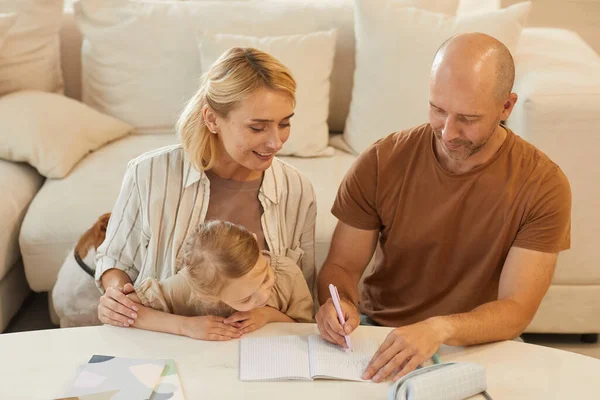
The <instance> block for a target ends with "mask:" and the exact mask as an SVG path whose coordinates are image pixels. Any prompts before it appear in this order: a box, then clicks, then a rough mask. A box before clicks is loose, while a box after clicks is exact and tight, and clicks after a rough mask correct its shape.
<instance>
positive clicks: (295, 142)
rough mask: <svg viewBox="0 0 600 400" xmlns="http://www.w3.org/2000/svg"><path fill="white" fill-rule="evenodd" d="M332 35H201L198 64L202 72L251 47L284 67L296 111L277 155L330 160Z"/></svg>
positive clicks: (334, 35)
mask: <svg viewBox="0 0 600 400" xmlns="http://www.w3.org/2000/svg"><path fill="white" fill-rule="evenodd" d="M335 39H336V31H335V30H334V29H332V30H329V31H324V32H314V33H309V34H304V35H291V36H274V37H260V38H258V37H251V36H239V35H224V34H217V35H203V36H201V37H200V38H199V42H200V60H201V61H200V64H201V65H202V70H203V72H206V71H208V69H209V68H210V66H211V65H212V64H213V63H214V62H215V61H216V60H217V59H218V58H219V57H220V56H221V54H223V53H224V52H225V51H227V50H228V49H229V48H231V47H253V48H256V49H258V50H262V51H264V52H267V53H269V54H271V55H272V56H274V57H275V58H277V59H278V60H279V61H281V62H282V63H283V64H284V65H285V66H287V67H288V68H289V69H290V70H291V72H292V75H293V76H294V79H295V80H296V85H297V87H296V108H295V110H294V111H295V116H294V117H293V118H292V120H291V121H292V127H291V131H290V132H291V134H290V137H289V140H288V141H287V142H286V143H285V144H284V146H283V149H282V150H281V151H280V152H279V155H295V156H301V157H315V156H325V155H327V156H331V155H333V153H334V151H333V148H332V147H329V146H328V141H329V128H328V127H327V114H328V112H329V87H330V84H329V77H330V76H331V68H332V67H333V55H334V53H335Z"/></svg>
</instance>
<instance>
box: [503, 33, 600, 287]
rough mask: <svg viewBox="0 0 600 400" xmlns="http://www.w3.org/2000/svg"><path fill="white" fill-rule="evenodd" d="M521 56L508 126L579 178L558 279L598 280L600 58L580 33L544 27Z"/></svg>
mask: <svg viewBox="0 0 600 400" xmlns="http://www.w3.org/2000/svg"><path fill="white" fill-rule="evenodd" d="M515 59H516V62H517V79H516V82H515V88H514V89H513V91H515V92H516V93H518V95H519V99H518V101H517V103H516V105H515V107H514V109H513V111H512V114H511V116H510V118H509V119H508V121H507V125H508V126H509V127H510V128H511V129H513V130H514V131H515V133H517V134H519V135H521V136H523V138H524V139H526V140H527V141H529V142H531V143H533V144H534V145H535V146H536V147H537V148H538V149H540V150H542V151H543V152H544V153H546V154H547V155H548V156H549V157H550V158H551V159H552V161H554V162H555V163H556V164H558V165H559V166H560V168H561V169H562V171H563V172H564V173H565V175H566V176H567V178H568V179H569V183H570V184H571V193H572V200H573V206H572V211H571V227H572V228H571V248H570V249H569V250H567V251H564V252H562V253H561V254H560V255H559V257H558V263H557V265H556V270H555V272H554V279H553V283H555V284H561V285H586V284H598V283H600V254H599V253H598V251H597V249H596V243H595V238H596V237H597V236H598V233H597V232H598V226H599V225H600V213H599V212H598V203H599V199H600V185H599V184H598V182H600V168H599V167H598V158H597V154H596V151H595V149H597V148H599V147H600V135H598V134H597V133H596V130H597V129H596V126H595V125H597V123H596V121H597V118H598V117H597V115H598V104H600V56H598V54H596V53H593V51H591V49H590V48H589V46H588V45H587V44H585V42H584V41H583V40H582V39H581V38H580V37H579V36H578V35H577V34H575V33H572V32H568V31H564V30H559V29H543V28H542V29H538V28H536V29H527V30H525V31H524V32H523V35H522V42H520V43H519V48H518V50H517V52H516V55H515ZM584 148H585V149H589V151H587V150H585V149H584Z"/></svg>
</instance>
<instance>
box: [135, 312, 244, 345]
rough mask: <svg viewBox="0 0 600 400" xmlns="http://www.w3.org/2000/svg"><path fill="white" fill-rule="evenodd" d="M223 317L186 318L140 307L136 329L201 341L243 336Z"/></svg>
mask: <svg viewBox="0 0 600 400" xmlns="http://www.w3.org/2000/svg"><path fill="white" fill-rule="evenodd" d="M223 319H224V318H223V317H217V316H214V315H206V316H201V317H184V316H182V315H175V314H168V313H165V312H162V311H158V310H154V309H152V308H149V307H144V306H140V307H139V311H138V317H137V318H136V319H135V321H134V323H133V325H132V326H133V327H134V328H139V329H145V330H149V331H154V332H164V333H171V334H174V335H181V336H187V337H190V338H192V339H199V340H230V339H236V338H239V337H240V336H241V334H240V331H239V329H237V328H236V327H233V326H230V325H227V324H225V323H224V322H223Z"/></svg>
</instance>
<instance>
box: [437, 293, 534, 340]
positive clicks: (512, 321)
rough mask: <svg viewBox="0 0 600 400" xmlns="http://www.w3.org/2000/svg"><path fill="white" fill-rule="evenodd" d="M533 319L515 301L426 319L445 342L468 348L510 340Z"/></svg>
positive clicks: (503, 301) (495, 303)
mask: <svg viewBox="0 0 600 400" xmlns="http://www.w3.org/2000/svg"><path fill="white" fill-rule="evenodd" d="M530 320H531V316H530V313H529V312H527V311H526V310H525V309H524V307H522V306H521V305H520V304H519V303H517V302H516V301H514V300H510V299H504V300H496V301H492V302H489V303H486V304H482V305H481V306H479V307H477V308H475V309H474V310H473V311H470V312H467V313H462V314H453V315H446V316H439V317H432V318H429V319H428V320H427V322H428V323H431V326H432V328H433V329H435V330H436V331H438V333H439V334H440V335H441V338H442V343H444V344H447V345H450V346H469V345H475V344H481V343H489V342H496V341H500V340H510V339H514V338H515V337H517V336H519V335H520V334H521V333H522V332H523V330H524V329H525V328H526V327H527V325H528V324H529V322H530Z"/></svg>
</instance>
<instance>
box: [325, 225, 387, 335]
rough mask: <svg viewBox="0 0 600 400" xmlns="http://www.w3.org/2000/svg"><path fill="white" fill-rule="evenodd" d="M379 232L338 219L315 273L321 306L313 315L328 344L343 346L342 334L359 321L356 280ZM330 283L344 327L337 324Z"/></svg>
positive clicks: (367, 261) (374, 246) (351, 329)
mask: <svg viewBox="0 0 600 400" xmlns="http://www.w3.org/2000/svg"><path fill="white" fill-rule="evenodd" d="M378 237H379V231H377V230H363V229H357V228H353V227H351V226H350V225H347V224H345V223H343V222H341V221H339V222H338V224H337V226H336V228H335V232H334V233H333V239H332V240H331V248H330V249H329V254H328V255H327V259H326V260H325V264H324V265H323V268H322V269H321V272H320V273H319V277H318V279H317V285H318V289H319V301H320V303H321V308H319V312H318V313H317V315H316V320H317V325H318V327H319V332H320V333H321V336H322V337H323V338H324V339H325V340H328V341H330V342H332V343H336V344H339V345H340V346H343V347H345V346H346V342H345V340H344V336H343V335H344V334H349V333H350V332H352V331H353V330H354V329H355V328H356V327H357V326H358V324H359V316H358V310H357V308H356V304H357V303H358V283H359V281H360V278H361V277H362V274H363V272H364V271H365V269H366V268H367V265H368V264H369V261H371V258H372V257H373V253H374V252H375V248H376V246H377V239H378ZM330 283H333V284H334V285H335V286H336V287H337V288H338V291H339V293H340V298H341V300H342V301H341V306H342V311H343V313H344V314H345V315H344V318H345V320H346V325H345V327H344V328H345V330H344V328H342V326H341V325H340V323H339V321H338V319H337V314H336V312H335V308H334V307H333V302H332V300H331V297H330V295H329V284H330Z"/></svg>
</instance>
